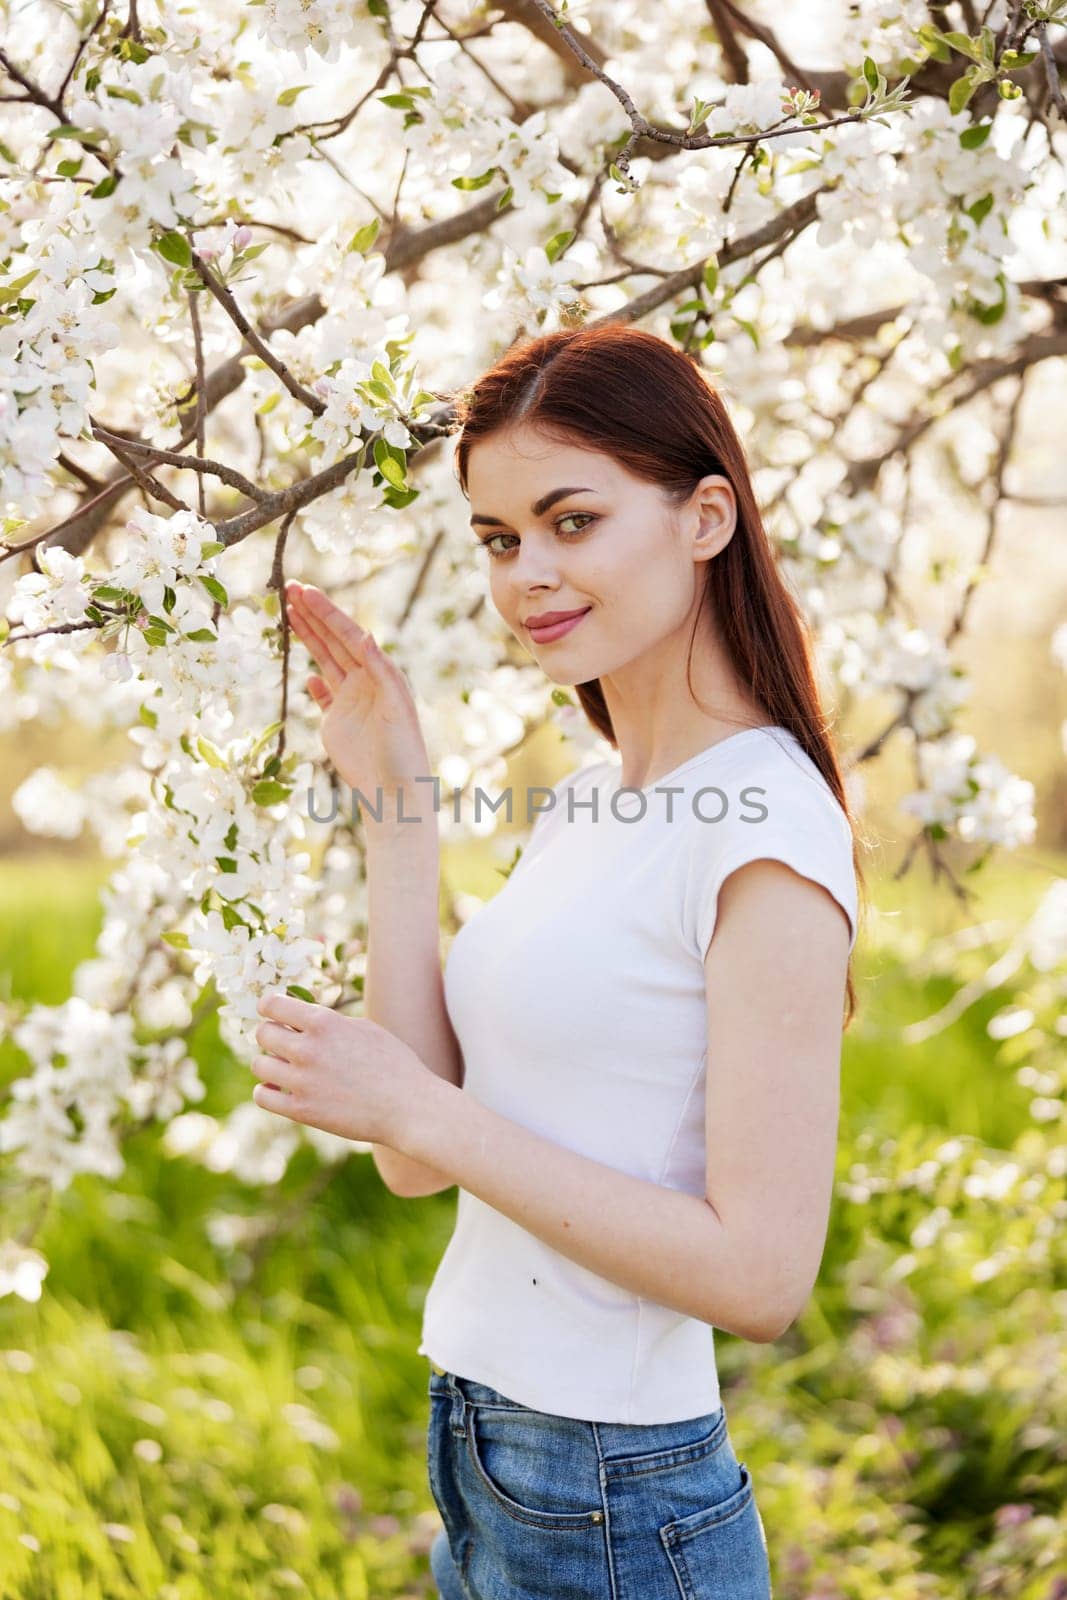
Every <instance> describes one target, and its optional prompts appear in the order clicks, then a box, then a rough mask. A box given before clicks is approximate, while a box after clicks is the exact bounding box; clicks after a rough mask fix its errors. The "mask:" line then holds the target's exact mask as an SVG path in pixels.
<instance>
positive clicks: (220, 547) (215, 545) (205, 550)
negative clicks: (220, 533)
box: [200, 539, 226, 561]
mask: <svg viewBox="0 0 1067 1600" xmlns="http://www.w3.org/2000/svg"><path fill="white" fill-rule="evenodd" d="M225 548H226V546H225V545H224V544H223V542H222V540H221V539H208V540H207V541H206V542H205V543H204V544H202V545H201V546H200V559H201V561H210V560H211V557H212V556H220V555H221V554H222V552H223V551H224V550H225Z"/></svg>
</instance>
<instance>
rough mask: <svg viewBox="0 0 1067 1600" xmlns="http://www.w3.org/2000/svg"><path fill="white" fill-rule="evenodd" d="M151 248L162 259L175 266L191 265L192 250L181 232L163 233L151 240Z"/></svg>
mask: <svg viewBox="0 0 1067 1600" xmlns="http://www.w3.org/2000/svg"><path fill="white" fill-rule="evenodd" d="M152 248H153V250H155V251H156V253H157V255H161V256H162V257H163V259H164V261H169V262H171V264H172V265H173V266H175V267H191V266H192V264H193V252H192V249H191V247H190V244H189V241H188V239H187V238H186V237H185V235H184V234H182V233H164V234H162V235H161V236H160V238H158V239H154V240H153V241H152Z"/></svg>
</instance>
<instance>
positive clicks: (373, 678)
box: [285, 581, 434, 827]
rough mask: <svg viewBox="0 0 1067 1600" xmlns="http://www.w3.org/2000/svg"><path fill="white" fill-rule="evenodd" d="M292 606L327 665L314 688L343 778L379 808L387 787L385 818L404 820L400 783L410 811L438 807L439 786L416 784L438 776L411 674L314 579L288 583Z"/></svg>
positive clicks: (299, 627) (295, 622)
mask: <svg viewBox="0 0 1067 1600" xmlns="http://www.w3.org/2000/svg"><path fill="white" fill-rule="evenodd" d="M285 606H286V613H287V615H288V619H289V625H290V627H291V628H292V629H293V632H294V633H296V634H297V635H298V637H299V638H300V639H301V640H302V641H303V642H304V644H305V645H306V646H307V648H308V650H309V651H310V653H311V655H312V656H313V657H314V659H315V662H316V664H317V665H318V667H319V669H320V671H319V672H318V673H311V674H310V675H309V677H308V680H307V684H308V691H309V693H310V694H311V696H312V698H313V699H314V700H315V702H316V704H317V705H318V706H319V707H320V708H321V710H322V711H323V713H324V715H323V719H322V742H323V746H324V748H325V750H326V754H327V755H328V756H329V758H330V760H331V761H332V762H333V765H334V767H335V768H336V770H337V772H338V774H339V775H340V777H342V778H343V779H344V781H345V782H346V783H347V784H348V785H349V786H350V787H351V788H353V789H359V790H360V791H361V792H362V793H363V794H364V795H365V796H366V799H367V803H368V805H371V806H373V807H374V808H375V809H377V807H378V794H377V791H378V790H379V789H381V800H382V806H383V809H382V817H383V822H386V821H391V820H395V818H396V811H397V790H398V789H399V790H400V791H401V792H402V795H403V804H404V812H403V814H404V816H405V817H412V816H414V815H419V816H422V817H425V816H427V815H429V814H430V813H432V811H433V798H434V786H433V784H432V783H431V782H429V781H426V782H423V783H421V784H417V785H416V784H415V782H414V780H415V779H416V778H423V779H426V780H429V779H430V778H432V776H433V774H432V773H431V771H430V759H429V756H428V754H427V751H426V742H425V740H424V738H423V734H422V728H421V727H420V725H419V717H418V712H417V710H416V708H415V702H414V699H413V698H412V694H411V689H410V688H409V686H408V681H407V679H406V678H405V676H404V674H403V672H402V671H401V670H400V668H399V667H398V666H397V665H396V663H395V662H393V661H390V660H389V657H388V656H387V655H386V654H385V653H384V651H382V650H381V649H380V648H379V646H378V645H377V643H376V642H375V640H374V639H373V638H372V637H371V635H370V634H369V633H368V632H367V631H366V630H365V629H364V628H361V627H360V626H359V624H358V623H357V622H354V621H353V620H352V618H351V617H349V616H348V615H347V614H346V613H345V612H344V611H342V610H341V608H340V606H337V605H335V604H334V603H333V601H332V600H330V599H329V598H328V597H327V596H326V595H325V594H323V592H322V590H321V589H316V588H315V587H314V585H312V584H301V583H296V582H294V581H290V582H288V583H287V584H286V586H285ZM361 810H362V811H363V815H364V816H365V817H366V819H367V822H368V824H369V825H370V826H371V827H373V826H375V823H374V819H373V818H371V817H369V816H367V813H366V811H365V810H364V809H363V808H362V807H361Z"/></svg>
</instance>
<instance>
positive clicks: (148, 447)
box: [89, 414, 268, 500]
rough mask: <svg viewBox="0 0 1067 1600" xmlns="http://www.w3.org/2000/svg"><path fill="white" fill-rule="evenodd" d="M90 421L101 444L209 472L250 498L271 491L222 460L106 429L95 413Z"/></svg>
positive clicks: (94, 434) (163, 461)
mask: <svg viewBox="0 0 1067 1600" xmlns="http://www.w3.org/2000/svg"><path fill="white" fill-rule="evenodd" d="M89 422H90V425H91V427H92V430H93V437H94V439H99V440H100V443H101V444H106V445H108V446H110V445H111V444H118V445H121V446H122V448H123V449H124V450H130V451H133V452H134V453H135V454H137V455H145V456H151V458H152V462H153V464H155V463H159V464H160V465H161V466H168V467H182V468H184V469H185V470H187V471H190V472H197V473H201V474H204V473H206V474H207V476H208V477H211V478H219V479H220V480H221V481H222V482H223V483H226V484H229V486H230V488H231V489H237V490H239V491H240V493H241V494H244V495H247V496H248V498H249V499H250V500H265V499H267V497H268V491H267V490H264V489H261V488H260V487H259V485H258V484H255V483H252V482H251V480H250V479H248V478H246V477H245V476H244V475H243V473H240V472H236V471H234V469H233V467H227V466H226V465H225V464H224V463H223V462H221V461H211V460H209V459H208V457H207V456H185V455H181V454H180V453H179V452H178V451H177V450H162V449H160V447H159V446H158V445H154V444H145V443H143V441H142V440H140V439H128V438H126V437H125V436H124V435H122V434H116V433H114V432H112V431H111V430H110V429H108V428H102V427H101V426H100V424H99V423H98V422H97V421H96V419H95V418H94V417H93V416H92V415H91V414H90V417H89Z"/></svg>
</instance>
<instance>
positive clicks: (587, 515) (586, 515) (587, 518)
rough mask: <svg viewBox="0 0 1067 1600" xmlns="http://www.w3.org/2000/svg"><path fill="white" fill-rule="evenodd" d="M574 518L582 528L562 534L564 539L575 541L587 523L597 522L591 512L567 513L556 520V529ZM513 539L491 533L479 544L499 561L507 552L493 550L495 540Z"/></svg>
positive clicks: (506, 534)
mask: <svg viewBox="0 0 1067 1600" xmlns="http://www.w3.org/2000/svg"><path fill="white" fill-rule="evenodd" d="M575 518H577V519H578V521H579V522H580V523H581V524H582V526H581V527H580V528H579V529H577V531H576V532H572V533H567V534H564V538H567V539H576V538H577V537H578V536H579V535H580V534H582V533H584V532H585V530H586V528H587V527H588V525H589V523H591V522H596V521H597V518H596V516H595V515H594V513H593V512H591V511H567V512H564V514H563V516H562V517H557V518H556V527H557V528H559V527H561V525H562V524H563V523H564V522H573V521H574V520H575ZM514 537H515V535H514V534H513V533H491V534H490V535H489V537H488V538H487V539H483V540H482V541H481V543H482V545H483V547H484V548H485V549H486V550H488V551H489V554H490V555H491V556H492V557H493V558H494V559H496V560H499V559H500V557H502V556H506V555H508V554H509V550H494V549H493V548H492V546H493V545H494V544H495V542H496V540H497V539H514ZM509 549H510V547H509Z"/></svg>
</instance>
